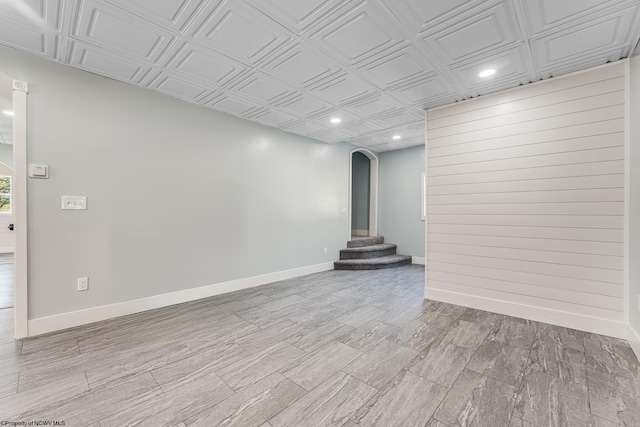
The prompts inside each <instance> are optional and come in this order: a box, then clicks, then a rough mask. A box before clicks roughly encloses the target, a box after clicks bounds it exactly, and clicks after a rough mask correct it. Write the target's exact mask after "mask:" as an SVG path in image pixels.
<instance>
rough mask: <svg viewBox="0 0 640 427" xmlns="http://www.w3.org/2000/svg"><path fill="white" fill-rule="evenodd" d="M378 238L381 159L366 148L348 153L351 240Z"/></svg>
mask: <svg viewBox="0 0 640 427" xmlns="http://www.w3.org/2000/svg"><path fill="white" fill-rule="evenodd" d="M377 235H378V157H377V156H376V155H375V154H373V153H372V152H371V151H369V150H367V149H365V148H357V149H355V150H352V151H351V152H350V153H349V236H348V237H349V239H348V240H352V238H353V237H363V236H377Z"/></svg>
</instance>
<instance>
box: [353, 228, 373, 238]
mask: <svg viewBox="0 0 640 427" xmlns="http://www.w3.org/2000/svg"><path fill="white" fill-rule="evenodd" d="M351 235H352V236H363V237H367V236H369V230H351Z"/></svg>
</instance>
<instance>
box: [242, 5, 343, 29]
mask: <svg viewBox="0 0 640 427" xmlns="http://www.w3.org/2000/svg"><path fill="white" fill-rule="evenodd" d="M249 4H250V5H251V6H253V7H255V8H256V9H258V10H260V12H262V13H264V14H265V15H268V16H271V17H272V18H273V19H274V21H277V22H279V23H281V24H282V25H284V26H286V27H287V28H288V29H289V30H291V31H292V32H294V33H296V34H298V35H299V34H302V33H303V32H305V31H306V30H308V29H309V28H310V27H312V26H313V25H314V24H315V23H317V21H318V20H319V19H321V18H326V16H327V15H330V16H336V15H338V14H340V13H341V12H344V10H348V9H349V8H351V7H353V4H354V2H352V1H350V0H304V1H300V0H261V1H256V2H249Z"/></svg>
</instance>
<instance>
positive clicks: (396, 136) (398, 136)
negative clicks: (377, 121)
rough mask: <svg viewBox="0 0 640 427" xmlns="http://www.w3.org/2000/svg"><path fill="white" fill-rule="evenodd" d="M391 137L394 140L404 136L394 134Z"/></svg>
mask: <svg viewBox="0 0 640 427" xmlns="http://www.w3.org/2000/svg"><path fill="white" fill-rule="evenodd" d="M391 138H393V140H394V141H397V140H399V139H400V138H402V136H400V135H393V136H392V137H391Z"/></svg>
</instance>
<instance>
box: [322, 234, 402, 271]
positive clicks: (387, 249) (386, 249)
mask: <svg viewBox="0 0 640 427" xmlns="http://www.w3.org/2000/svg"><path fill="white" fill-rule="evenodd" d="M396 249H397V246H396V245H394V244H389V243H384V237H382V236H374V237H355V236H354V237H352V238H351V241H350V242H347V249H342V250H341V251H340V261H336V262H334V268H335V269H336V270H378V269H382V268H393V267H400V266H403V265H407V264H411V257H410V256H407V255H398V254H396Z"/></svg>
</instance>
